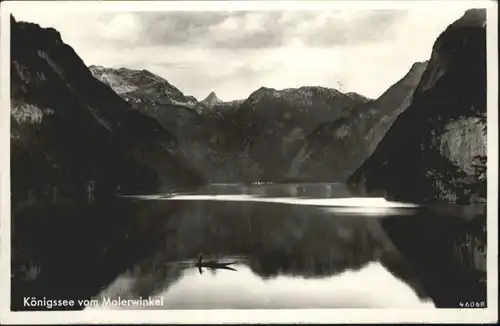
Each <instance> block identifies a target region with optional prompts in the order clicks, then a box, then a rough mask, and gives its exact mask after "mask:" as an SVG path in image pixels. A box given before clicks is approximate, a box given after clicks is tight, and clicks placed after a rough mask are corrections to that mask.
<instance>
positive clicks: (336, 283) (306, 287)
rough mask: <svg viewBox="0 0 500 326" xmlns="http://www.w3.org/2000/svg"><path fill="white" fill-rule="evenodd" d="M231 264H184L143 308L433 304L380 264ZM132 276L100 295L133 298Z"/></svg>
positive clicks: (382, 306)
mask: <svg viewBox="0 0 500 326" xmlns="http://www.w3.org/2000/svg"><path fill="white" fill-rule="evenodd" d="M235 269H237V270H238V272H237V273H234V272H230V271H229V272H228V271H223V270H222V271H219V270H217V271H215V272H213V273H204V274H202V275H200V274H199V273H198V272H197V271H196V269H194V268H186V269H184V270H183V271H181V272H180V275H179V276H178V279H177V280H176V281H174V282H173V283H172V284H170V285H169V286H166V287H165V288H162V289H159V290H158V293H157V294H155V295H154V297H155V298H160V297H163V300H162V303H163V306H150V307H148V308H149V309H307V308H316V309H328V308H330V309H331V308H434V304H433V303H432V301H431V300H424V299H420V298H419V297H418V296H417V295H416V293H415V291H413V290H412V289H411V288H410V287H409V286H408V285H407V284H405V283H403V282H401V281H400V280H398V279H397V278H395V277H394V276H393V275H392V274H391V273H390V272H389V271H387V269H386V268H384V267H383V266H382V265H381V264H380V263H369V264H367V265H366V266H364V267H362V268H361V269H359V270H357V271H345V272H342V273H340V274H338V275H334V276H329V277H321V278H312V279H307V278H304V277H301V276H284V275H280V276H276V277H272V278H262V277H260V276H259V275H257V274H256V273H254V272H253V271H252V270H251V269H250V268H249V267H247V266H246V265H243V264H242V265H236V266H235ZM135 281H137V280H136V279H133V278H130V277H127V276H122V277H121V278H119V279H117V280H116V281H115V282H114V283H113V284H112V285H111V286H110V287H109V288H108V289H107V290H106V291H104V292H103V293H102V294H101V296H100V298H101V299H102V298H118V297H120V298H122V299H129V298H130V299H133V298H135V297H134V296H130V293H131V289H132V288H133V284H134V282H135ZM101 308H108V309H109V308H111V309H112V308H114V307H101ZM127 308H128V309H133V308H134V307H133V306H129V307H127ZM141 309H144V308H143V307H141Z"/></svg>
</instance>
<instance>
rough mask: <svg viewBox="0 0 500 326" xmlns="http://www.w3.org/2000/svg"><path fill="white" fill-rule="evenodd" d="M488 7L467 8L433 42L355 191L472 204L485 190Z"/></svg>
mask: <svg viewBox="0 0 500 326" xmlns="http://www.w3.org/2000/svg"><path fill="white" fill-rule="evenodd" d="M485 163H486V10H484V9H473V10H468V11H467V12H466V13H465V14H464V16H463V17H462V18H460V19H459V20H457V21H456V22H454V23H453V24H451V25H450V26H449V27H448V28H447V29H446V30H445V31H444V32H443V33H442V34H441V35H440V36H439V37H438V38H437V40H436V42H435V43H434V46H433V49H432V54H431V58H430V60H429V63H428V65H427V68H426V70H425V72H424V74H423V76H422V79H421V81H420V83H419V85H418V86H417V89H416V91H415V93H414V95H413V99H412V101H411V104H410V106H409V107H408V109H407V110H406V111H405V112H403V113H402V114H401V115H400V116H399V117H398V118H397V120H396V121H395V122H394V124H393V125H392V127H391V128H390V129H389V131H388V132H387V134H386V136H385V137H384V138H383V140H382V141H381V142H380V143H379V144H378V146H377V148H376V150H375V151H374V152H373V154H372V155H371V156H370V157H369V158H368V159H367V160H366V161H365V162H364V163H363V164H362V165H361V166H360V167H359V168H358V169H357V170H356V172H355V173H354V174H353V175H352V176H351V177H350V178H349V184H350V186H351V187H352V189H353V190H355V191H356V192H359V193H364V194H378V195H385V196H387V197H389V198H396V199H399V200H410V201H418V202H426V201H434V200H443V201H448V202H458V203H467V202H469V201H477V200H484V198H485V191H486V188H485V187H486V181H485Z"/></svg>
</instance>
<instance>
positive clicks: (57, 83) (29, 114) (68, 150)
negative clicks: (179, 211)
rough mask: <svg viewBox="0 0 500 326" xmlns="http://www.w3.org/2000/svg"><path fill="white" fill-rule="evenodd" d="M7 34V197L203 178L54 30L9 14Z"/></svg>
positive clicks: (102, 191) (81, 194) (124, 189)
mask: <svg viewBox="0 0 500 326" xmlns="http://www.w3.org/2000/svg"><path fill="white" fill-rule="evenodd" d="M11 33H12V37H11V102H12V104H11V167H12V169H11V170H12V181H11V184H12V198H13V200H14V201H17V200H23V199H28V200H35V199H43V200H44V201H47V200H48V201H57V200H60V199H65V198H73V199H74V198H86V197H88V196H91V197H92V198H99V197H101V196H112V195H114V194H115V193H117V192H118V193H137V192H152V191H157V190H159V189H169V188H176V187H186V186H194V185H197V184H200V183H201V182H202V181H203V179H202V178H201V177H200V175H199V174H198V173H197V172H196V171H195V170H194V169H193V168H191V167H190V166H189V164H188V163H187V161H186V160H185V159H184V158H183V156H182V155H181V154H180V151H179V149H178V144H177V140H176V138H175V136H174V135H173V134H172V133H170V132H169V131H168V130H166V129H165V128H163V127H162V126H161V125H160V124H159V123H158V121H156V120H155V119H152V118H151V117H149V116H147V115H144V114H141V113H139V112H138V111H136V110H132V109H131V107H130V105H129V104H128V103H127V102H126V101H124V100H123V99H121V98H120V97H119V96H118V95H116V93H115V92H114V91H113V90H112V89H111V88H109V87H108V86H107V85H105V84H103V83H101V82H100V81H98V80H96V79H95V78H94V77H93V76H92V74H91V73H90V71H89V70H88V69H87V67H86V66H85V64H84V62H83V61H82V60H81V59H80V58H79V57H78V55H77V54H76V53H75V52H74V51H73V49H72V48H71V47H70V46H69V45H67V44H65V43H64V42H63V40H62V38H61V35H60V34H59V33H58V32H57V31H56V30H54V29H52V28H41V27H40V26H38V25H36V24H32V23H25V22H16V21H15V19H14V18H13V17H12V18H11ZM89 198H90V197H89Z"/></svg>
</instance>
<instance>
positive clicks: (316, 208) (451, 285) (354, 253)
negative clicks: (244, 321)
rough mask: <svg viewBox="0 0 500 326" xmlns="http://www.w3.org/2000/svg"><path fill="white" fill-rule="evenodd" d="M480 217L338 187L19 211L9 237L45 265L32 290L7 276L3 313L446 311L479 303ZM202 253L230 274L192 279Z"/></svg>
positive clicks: (218, 189) (244, 189) (213, 190)
mask: <svg viewBox="0 0 500 326" xmlns="http://www.w3.org/2000/svg"><path fill="white" fill-rule="evenodd" d="M480 211H481V208H480V209H476V208H474V207H467V206H462V207H456V206H446V207H418V206H416V205H412V204H408V203H390V202H387V201H385V200H383V199H377V198H352V196H351V194H350V193H349V192H348V191H347V190H346V188H345V187H344V186H343V185H339V184H285V185H259V186H248V185H212V186H210V187H208V188H206V189H202V190H200V191H197V192H191V193H186V192H184V193H171V194H157V195H151V196H137V197H125V198H119V199H117V200H116V201H110V202H106V203H102V204H101V206H99V205H98V204H95V205H87V206H84V207H83V206H82V207H81V206H64V207H54V206H51V207H48V208H44V209H43V210H41V209H34V210H31V211H30V210H28V211H26V212H23V211H19V212H17V213H15V214H16V219H13V221H15V222H18V221H23V223H22V224H19V223H17V224H15V225H14V226H15V227H14V230H15V232H17V233H16V234H23V235H24V236H26V237H29V241H27V240H26V241H24V242H22V243H24V244H29V247H28V246H26V247H19V249H18V250H20V251H21V252H26V253H28V254H29V255H31V256H32V257H36V259H38V260H39V261H42V262H43V263H44V264H45V265H42V268H41V273H40V275H39V277H38V278H36V279H35V281H31V282H30V283H28V282H26V281H23V278H22V275H23V274H21V272H22V271H20V272H16V273H18V274H19V275H20V276H18V277H16V279H15V280H14V281H13V283H12V284H13V291H12V293H13V300H14V304H15V305H17V306H15V307H16V309H19V308H17V307H19V306H20V304H22V298H23V297H25V296H30V295H31V296H49V295H50V296H51V297H54V298H67V297H71V298H73V297H77V298H81V299H90V298H107V299H111V300H113V299H114V298H116V299H139V298H149V297H155V296H158V297H163V298H164V299H163V305H162V306H159V307H158V306H157V307H148V308H149V309H202V308H220V309H231V308H241V309H245V308H247V309H252V308H261V309H266V308H269V309H272V308H346V307H353V308H370V307H374V308H376V307H429V308H433V307H434V306H436V307H457V303H458V302H459V301H460V300H465V299H464V298H466V299H467V300H478V301H479V300H485V299H486V297H485V293H486V290H485V289H486V287H485V284H486V283H485V282H484V280H485V269H484V268H483V267H484V266H485V263H484V259H483V258H484V257H485V256H484V255H483V254H481V255H477V257H476V256H474V258H473V259H472V260H471V259H469V260H467V259H464V257H465V258H467V257H471V255H470V254H468V253H467V251H466V250H465V249H467V248H465V247H463V246H462V245H461V243H465V242H470V241H471V239H473V236H472V235H470V234H469V233H470V232H469V231H470V227H469V226H468V225H467V223H465V222H464V221H468V220H474V218H475V217H476V216H477V215H478V214H479V213H480ZM479 215H480V214H479ZM67 216H72V219H71V220H69V219H68V218H67ZM41 221H43V223H42V222H41ZM67 225H70V226H71V227H68V226H67ZM41 228H51V230H52V233H51V234H54V236H53V237H51V238H49V239H48V238H46V237H43V236H42V235H43V234H44V233H43V232H40V229H41ZM68 230H74V232H68ZM88 234H92V242H89V241H88V239H89V238H88ZM464 235H465V236H464ZM471 237H472V238H471ZM14 238H15V237H14ZM460 241H462V242H460ZM464 241H465V242H464ZM54 243H68V246H71V247H72V248H73V253H72V255H69V256H68V255H67V254H66V251H65V250H64V249H65V248H64V247H58V246H54V245H53V244H54ZM82 243H83V244H85V245H81V244H82ZM89 244H90V245H92V246H91V247H89ZM44 248H45V249H44ZM49 248H50V249H49ZM464 250H465V251H464ZM483 250H484V249H483ZM200 253H203V255H204V258H203V259H204V261H215V262H222V263H224V262H235V264H233V265H230V266H231V268H233V269H235V270H228V269H218V268H208V269H207V268H205V267H206V266H204V267H203V273H201V274H200V273H199V270H198V268H197V267H196V262H197V261H198V257H199V254H200ZM44 255H47V256H44ZM457 255H458V256H457ZM483 256H484V257H483ZM25 257H26V256H25ZM28 257H29V256H28ZM61 257H64V259H61ZM457 257H458V258H457ZM31 259H32V260H35V259H34V258H31ZM35 261H36V260H35ZM16 264H18V265H19V263H16ZM14 266H17V265H14ZM44 266H48V267H49V268H44ZM477 266H480V268H477ZM481 266H483V267H481ZM212 267H213V266H212ZM23 282H24V283H23ZM31 284H33V285H31ZM99 285H100V286H99ZM101 308H104V309H113V307H109V306H107V307H101ZM122 308H124V309H134V307H131V306H128V307H122ZM136 309H145V307H144V306H141V307H136Z"/></svg>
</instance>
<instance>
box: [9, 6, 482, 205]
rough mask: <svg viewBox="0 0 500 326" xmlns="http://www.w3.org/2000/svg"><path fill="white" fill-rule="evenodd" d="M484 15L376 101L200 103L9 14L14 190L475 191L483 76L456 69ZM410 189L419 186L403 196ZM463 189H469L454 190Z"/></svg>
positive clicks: (267, 94) (448, 35)
mask: <svg viewBox="0 0 500 326" xmlns="http://www.w3.org/2000/svg"><path fill="white" fill-rule="evenodd" d="M482 12H483V11H481V10H470V11H467V12H466V14H465V15H464V16H463V17H462V18H461V19H459V20H458V21H457V22H455V23H453V24H452V25H450V27H449V28H448V29H447V30H446V31H444V32H443V34H442V35H441V36H439V38H438V39H437V40H436V43H435V45H434V47H433V49H432V55H431V58H430V60H429V62H417V63H415V64H413V65H412V66H411V67H409V71H408V73H407V74H406V75H405V76H403V77H402V78H401V80H399V81H398V82H396V83H395V84H394V85H393V86H391V87H390V88H389V89H388V90H387V91H386V92H384V93H383V94H382V95H381V96H380V97H379V98H377V99H368V98H366V97H364V96H362V95H360V94H357V93H342V92H340V91H338V90H336V89H333V88H325V87H320V86H303V87H300V88H289V89H282V90H277V89H273V88H268V87H261V88H259V89H258V90H256V91H254V92H253V93H251V94H250V96H249V97H248V98H246V99H241V100H235V101H230V102H224V101H221V100H220V99H219V98H218V97H217V95H216V94H215V92H211V93H210V94H209V95H208V96H207V97H206V98H205V99H203V100H201V101H199V100H197V99H196V98H195V97H193V96H189V95H185V94H184V93H183V92H182V91H181V90H179V89H178V88H177V87H175V86H173V85H172V84H170V83H169V82H168V81H167V80H166V79H164V78H162V77H160V76H158V75H156V74H154V73H152V72H150V71H147V70H133V69H128V68H107V67H102V66H90V67H86V66H85V64H84V63H83V61H82V60H81V59H80V58H79V57H78V55H77V54H76V53H75V52H74V51H73V49H72V48H71V47H70V46H69V45H67V44H65V43H64V42H63V41H62V38H61V35H60V34H59V33H58V32H57V31H56V30H54V29H53V28H41V27H40V26H38V25H36V24H32V23H24V22H16V21H15V19H14V18H12V39H11V40H12V41H11V42H12V58H11V79H12V89H11V99H12V105H11V125H12V128H11V144H12V166H13V169H12V177H13V180H19V181H16V182H13V195H14V196H15V197H16V198H17V197H23V198H28V197H33V196H34V195H35V193H36V194H37V195H36V196H40V195H43V194H46V193H47V192H54V189H55V187H57V188H59V190H60V191H59V192H58V194H63V193H66V192H67V193H68V194H69V193H76V192H78V191H80V192H82V191H83V190H82V189H83V188H85V185H86V184H87V183H88V182H93V183H97V185H96V186H95V188H96V190H97V189H99V190H100V191H102V192H103V193H105V194H111V193H112V192H113V191H116V189H119V191H121V192H128V193H130V192H142V191H158V190H160V189H161V190H165V189H173V188H179V187H181V188H182V187H190V186H193V185H202V184H204V183H206V182H233V183H234V182H252V181H272V182H287V181H304V182H309V181H314V182H317V181H324V182H326V181H328V182H347V181H348V183H349V185H350V186H351V188H352V189H353V191H355V192H359V193H363V194H373V193H376V194H384V195H386V194H387V195H389V194H392V193H394V194H395V196H396V197H408V199H411V200H417V199H418V200H431V199H445V200H451V201H457V200H458V197H460V198H462V199H461V200H464V198H465V197H467V198H468V199H467V200H470V197H471V196H472V197H474V198H476V197H481V191H480V190H478V189H479V188H477V187H476V186H477V185H476V184H478V180H479V179H480V178H483V177H484V176H480V175H479V174H480V173H481V172H480V171H483V174H484V162H485V155H486V152H485V151H486V134H485V130H483V129H484V128H485V125H484V121H485V116H486V109H485V104H484V103H485V94H484V91H483V93H481V91H480V90H484V89H485V75H484V71H485V68H484V69H483V68H480V69H479V68H478V70H472V68H468V67H471V65H469V64H465V62H476V63H477V64H478V67H484V65H485V55H484V53H483V52H481V51H482V49H481V47H478V44H479V45H480V46H481V45H483V46H485V39H484V33H485V23H484V21H485V17H483V16H481V15H482ZM28 39H29V40H31V39H33V40H35V41H28ZM481 42H482V43H481ZM474 49H480V50H474ZM481 73H483V74H482V75H481ZM466 74H467V76H469V77H465V76H466ZM453 80H457V81H456V82H453ZM465 80H466V81H467V82H465ZM455 94H460V96H458V95H455ZM429 103H431V104H429ZM403 153H404V155H403ZM32 162H37V163H36V164H33V163H32ZM31 165H33V166H34V167H35V168H34V169H32V168H31ZM409 170H411V171H412V173H408V171H409ZM26 173H28V174H30V175H32V178H31V179H26V178H24V177H22V176H25V175H26ZM478 173H479V174H478ZM452 174H453V175H452ZM42 175H43V176H44V177H41V176H42ZM134 176H137V180H135V179H134V178H135V177H134ZM446 178H451V179H453V182H447V181H446ZM478 178H479V179H478ZM39 179H40V180H39ZM42 179H43V180H42ZM27 180H31V181H27ZM133 180H135V181H133ZM390 180H398V181H397V182H396V183H394V182H393V181H390ZM402 180H406V181H405V182H404V183H403V182H402ZM26 182H27V184H23V183H26ZM34 183H37V185H34ZM452 183H453V184H454V185H453V186H452V185H451V184H452ZM479 183H481V182H479ZM408 184H418V186H416V187H410V188H412V189H413V190H411V191H410V192H412V193H413V195H412V196H410V195H408V194H407V193H406V192H408V190H407V187H408V186H407V185H408ZM444 184H446V185H444ZM57 185H58V186H57ZM467 185H470V187H473V188H474V187H475V188H474V189H476V190H477V191H476V190H474V191H473V190H471V189H466V190H463V191H462V192H463V194H462V195H460V196H459V195H457V192H458V191H459V190H458V189H459V188H460V189H465V188H467V187H468V186H467ZM474 185H475V186H474ZM470 187H469V188H470ZM66 188H68V189H66ZM70 188H71V189H73V188H74V189H73V190H69V189H70ZM452 188H453V189H452ZM51 189H52V190H51ZM76 189H79V190H78V191H77V190H76ZM404 189H406V190H404ZM417 189H418V190H417ZM61 191H62V192H61ZM83 192H85V191H83ZM483 192H484V191H483ZM99 193H100V192H99ZM444 193H447V194H446V195H445V194H444ZM406 195H408V196H406ZM36 196H35V197H36ZM482 197H484V194H483V195H482Z"/></svg>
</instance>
